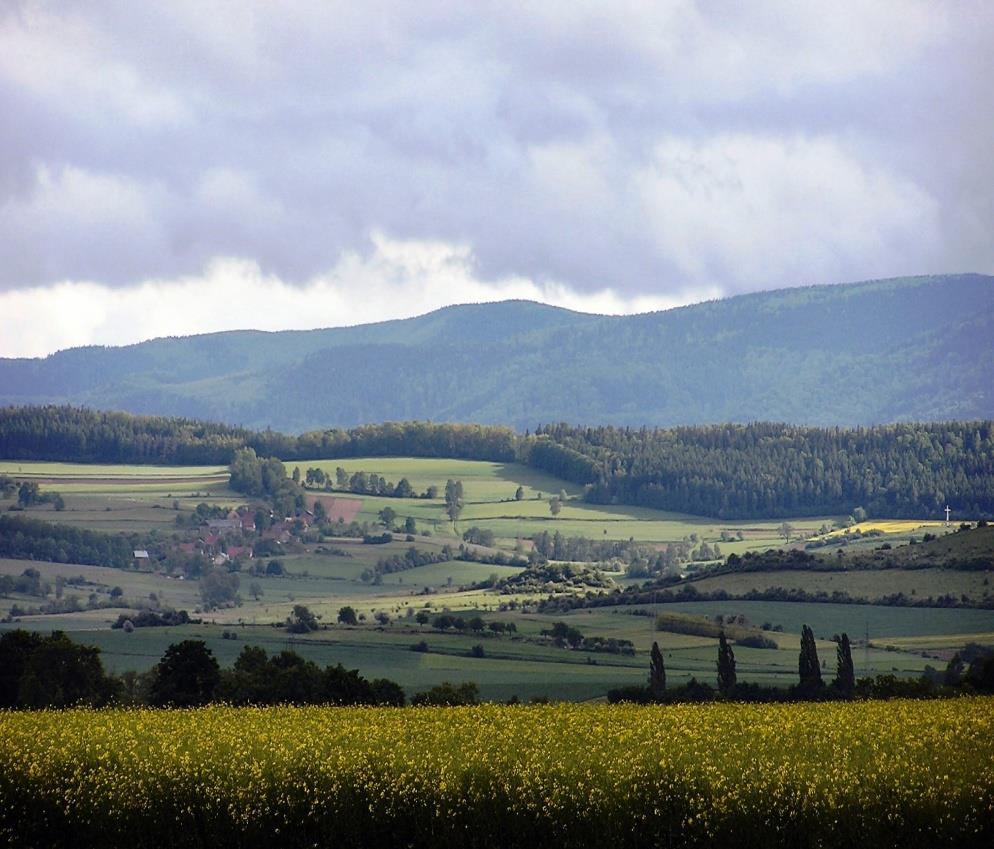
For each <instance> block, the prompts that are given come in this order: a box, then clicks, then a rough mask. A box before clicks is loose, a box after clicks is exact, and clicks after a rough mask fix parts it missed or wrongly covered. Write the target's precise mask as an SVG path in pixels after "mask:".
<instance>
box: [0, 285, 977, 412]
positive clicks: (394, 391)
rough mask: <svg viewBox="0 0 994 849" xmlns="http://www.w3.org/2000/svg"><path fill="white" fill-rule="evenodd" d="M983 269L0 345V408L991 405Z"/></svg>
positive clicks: (955, 408)
mask: <svg viewBox="0 0 994 849" xmlns="http://www.w3.org/2000/svg"><path fill="white" fill-rule="evenodd" d="M992 365H994V277H990V276H984V275H977V274H963V275H947V276H933V277H913V278H899V279H892V280H881V281H871V282H866V283H853V284H842V285H836V286H817V287H806V288H797V289H787V290H779V291H774V292H763V293H756V294H751V295H743V296H738V297H733V298H728V299H724V300H720V301H713V302H708V303H702V304H696V305H693V306H688V307H683V308H680V309H674V310H667V311H664V312H656V313H648V314H644V315H635V316H596V315H586V314H582V313H576V312H571V311H569V310H563V309H558V308H555V307H549V306H545V305H542V304H536V303H530V302H524V301H508V302H502V303H493V304H478V305H465V306H453V307H447V308H444V309H441V310H438V311H436V312H433V313H429V314H427V315H424V316H420V317H418V318H412V319H405V320H398V321H389V322H382V323H378V324H370V325H362V326H358V327H350V328H335V329H325V330H310V331H284V332H278V333H264V332H260V331H250V330H249V331H232V332H226V333H215V334H207V335H201V336H192V337H182V338H167V339H156V340H152V341H148V342H143V343H140V344H137V345H130V346H126V347H120V348H112V347H85V348H76V349H72V350H67V351H61V352H58V353H56V354H53V355H51V356H48V357H45V358H43V359H0V404H12V405H13V404H42V403H66V402H67V403H73V404H83V405H87V406H91V407H95V408H101V409H118V410H126V411H129V412H134V413H146V414H162V415H180V416H190V417H197V418H204V419H212V420H221V421H226V422H229V423H233V424H234V423H237V424H241V425H245V426H248V427H254V428H260V427H267V426H271V427H273V428H276V429H279V430H284V431H304V430H308V429H316V428H323V427H331V426H341V427H347V426H352V425H355V424H359V423H362V422H370V421H383V420H404V419H432V420H435V421H474V422H480V423H501V424H510V425H513V426H516V427H518V428H522V429H523V428H530V427H534V426H535V425H536V424H538V423H541V422H551V421H561V420H562V421H576V422H580V421H582V422H584V423H585V424H591V425H596V424H601V423H611V424H616V425H660V426H670V425H677V424H700V423H709V422H727V421H752V420H768V421H769V420H775V421H784V422H791V423H797V424H811V425H862V424H872V423H882V422H893V421H908V420H916V421H934V420H945V419H982V418H991V417H994V380H992V378H991V367H992Z"/></svg>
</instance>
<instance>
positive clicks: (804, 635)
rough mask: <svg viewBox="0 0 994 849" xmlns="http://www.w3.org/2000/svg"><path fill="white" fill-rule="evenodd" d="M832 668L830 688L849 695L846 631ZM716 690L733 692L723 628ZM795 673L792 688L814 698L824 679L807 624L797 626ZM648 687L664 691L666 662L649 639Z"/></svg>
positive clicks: (851, 680) (851, 678)
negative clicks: (834, 666)
mask: <svg viewBox="0 0 994 849" xmlns="http://www.w3.org/2000/svg"><path fill="white" fill-rule="evenodd" d="M835 651H836V672H835V679H834V680H833V681H832V684H831V686H832V688H833V689H834V690H835V691H836V692H837V693H838V694H839V695H842V696H845V697H849V696H851V695H852V694H853V691H854V690H855V689H856V670H855V667H854V666H853V660H852V645H851V643H850V642H849V635H848V634H846V633H843V634H842V636H841V637H838V638H837V639H836V650H835ZM717 666H718V692H719V693H721V695H723V696H730V695H732V694H733V693H734V691H735V687H736V684H737V677H736V674H735V652H734V651H732V646H731V645H730V644H729V642H728V639H727V638H726V637H725V632H724V631H721V632H720V633H719V635H718V664H717ZM797 673H798V678H799V679H800V680H799V682H798V685H797V686H796V687H795V688H794V690H793V692H794V694H795V695H796V696H799V697H801V698H814V697H816V696H818V695H819V694H821V693H822V692H823V690H824V688H825V682H824V680H823V679H822V676H821V663H820V662H819V660H818V648H817V646H816V645H815V635H814V632H813V631H812V630H811V628H809V627H808V626H807V625H804V626H803V627H802V628H801V651H800V654H799V656H798V660H797ZM649 691H650V694H651V695H652V696H653V697H655V698H659V697H662V696H663V694H664V693H665V692H666V665H665V663H664V661H663V653H662V651H660V649H659V643H656V642H653V644H652V651H651V652H650V653H649Z"/></svg>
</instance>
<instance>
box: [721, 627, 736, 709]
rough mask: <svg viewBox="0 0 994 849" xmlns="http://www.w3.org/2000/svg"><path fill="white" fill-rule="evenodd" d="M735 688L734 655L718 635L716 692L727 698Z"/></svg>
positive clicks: (725, 640)
mask: <svg viewBox="0 0 994 849" xmlns="http://www.w3.org/2000/svg"><path fill="white" fill-rule="evenodd" d="M734 688H735V653H734V652H733V651H732V647H731V646H730V645H729V644H728V640H727V639H725V632H724V631H722V632H721V633H720V634H719V635H718V692H719V693H721V694H722V695H725V696H727V695H728V694H729V693H730V692H731V691H732V690H733V689H734Z"/></svg>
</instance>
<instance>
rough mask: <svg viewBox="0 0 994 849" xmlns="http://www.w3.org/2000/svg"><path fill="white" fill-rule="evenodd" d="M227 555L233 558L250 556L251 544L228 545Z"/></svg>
mask: <svg viewBox="0 0 994 849" xmlns="http://www.w3.org/2000/svg"><path fill="white" fill-rule="evenodd" d="M228 557H229V558H230V559H232V560H234V559H235V558H236V557H247V558H249V559H251V558H252V546H250V545H229V546H228Z"/></svg>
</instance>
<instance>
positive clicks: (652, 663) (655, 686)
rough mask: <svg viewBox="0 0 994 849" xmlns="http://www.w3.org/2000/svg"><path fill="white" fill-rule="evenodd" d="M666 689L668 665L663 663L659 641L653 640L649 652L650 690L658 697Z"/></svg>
mask: <svg viewBox="0 0 994 849" xmlns="http://www.w3.org/2000/svg"><path fill="white" fill-rule="evenodd" d="M665 691H666V665H665V664H664V663H663V653H662V652H661V651H660V650H659V643H657V642H655V641H654V642H653V644H652V651H651V652H649V692H650V693H651V694H652V696H653V697H654V698H658V697H659V696H661V695H662V694H663V693H664V692H665Z"/></svg>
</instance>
